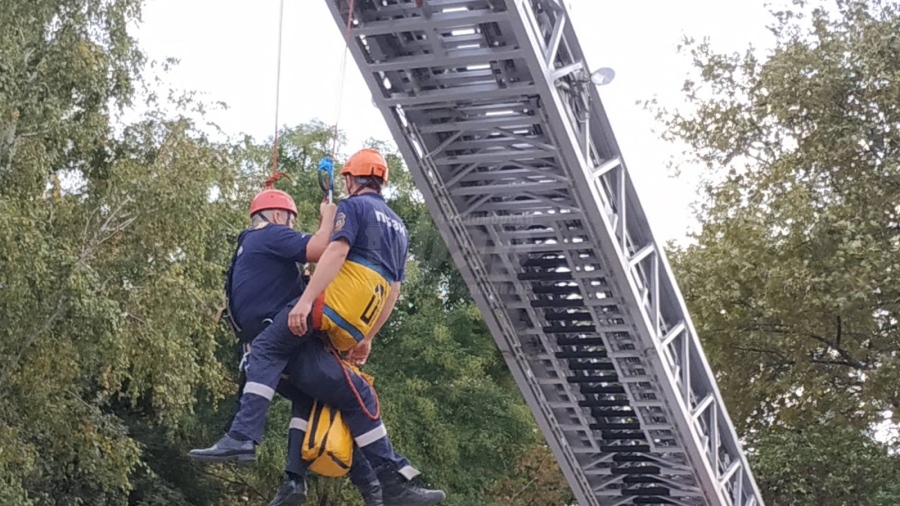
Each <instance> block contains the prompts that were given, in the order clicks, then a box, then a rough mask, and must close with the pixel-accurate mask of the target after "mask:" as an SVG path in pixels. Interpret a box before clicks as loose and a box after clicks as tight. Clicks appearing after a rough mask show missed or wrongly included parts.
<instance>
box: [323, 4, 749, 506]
mask: <svg viewBox="0 0 900 506" xmlns="http://www.w3.org/2000/svg"><path fill="white" fill-rule="evenodd" d="M325 1H326V2H327V3H328V5H329V8H330V10H331V12H332V14H333V16H334V20H335V22H336V24H337V26H338V27H340V28H341V31H342V32H344V30H345V29H346V27H347V26H346V25H347V20H348V15H350V12H349V11H350V6H351V4H352V5H353V11H354V12H353V13H352V18H350V23H349V30H348V32H349V37H348V40H349V50H350V52H351V54H352V56H353V58H354V60H355V61H356V64H357V65H358V67H359V69H360V71H361V72H362V76H363V78H364V79H365V82H366V83H367V85H368V87H369V89H370V90H371V92H372V94H373V100H374V103H375V105H376V106H377V107H378V108H379V109H380V111H381V113H382V114H383V116H384V119H385V121H386V122H387V125H388V127H389V128H390V130H391V133H392V135H393V137H394V139H395V141H396V142H397V144H398V147H399V149H400V151H401V153H402V155H403V157H404V159H405V161H406V163H407V165H408V166H409V169H410V171H411V172H412V175H413V178H414V181H415V183H416V185H417V186H418V189H419V191H420V192H421V193H422V195H423V197H424V199H425V202H426V204H427V206H428V208H429V209H430V211H431V213H432V216H433V217H434V220H435V222H436V224H437V226H438V228H439V229H440V232H441V234H442V237H443V239H444V241H445V242H446V244H447V246H448V248H449V250H450V252H451V254H452V255H453V259H454V261H455V263H456V265H457V267H458V268H459V271H460V273H461V274H462V276H463V277H464V279H465V281H466V283H467V284H468V286H469V290H470V291H471V294H472V297H473V298H474V300H475V302H476V303H477V305H478V307H479V309H480V310H481V313H482V315H483V317H484V320H485V322H486V323H487V326H488V327H489V329H490V331H491V334H492V335H493V338H494V340H495V341H496V343H497V346H498V347H499V349H500V351H501V352H502V355H503V357H504V358H505V360H506V363H507V365H508V366H509V368H510V371H511V372H512V374H513V376H514V378H515V381H516V383H517V384H518V386H519V388H520V389H521V391H522V393H523V395H524V397H525V400H526V401H527V403H528V405H529V407H530V408H531V411H532V413H533V414H534V417H535V419H536V421H537V423H538V425H539V426H540V428H541V430H542V431H543V434H544V436H545V438H546V439H547V442H548V444H549V445H550V447H551V449H552V451H553V453H554V455H555V457H556V459H557V460H558V462H559V465H560V468H561V469H562V471H563V473H564V474H565V477H566V479H567V481H568V483H569V485H570V486H571V488H572V490H573V492H574V493H575V496H576V497H577V499H578V503H579V504H580V505H581V506H620V505H638V504H640V505H663V504H665V505H681V506H686V505H691V506H694V505H698V506H699V505H704V506H726V505H727V506H763V501H762V498H761V496H760V493H759V490H758V487H757V485H756V483H755V481H754V479H753V476H752V474H751V471H750V468H749V466H748V464H747V459H746V457H745V455H744V453H743V451H742V449H741V445H740V442H739V440H738V437H737V434H736V432H735V429H734V426H733V425H732V423H731V420H730V419H729V417H728V413H727V412H726V410H725V406H724V404H723V401H722V397H721V395H720V393H719V390H718V387H717V386H716V382H715V379H714V377H713V373H712V371H711V370H710V366H709V364H708V362H707V360H706V357H705V355H704V353H703V351H702V349H701V346H700V342H699V340H698V338H697V334H696V332H695V330H694V326H693V324H692V323H691V319H690V316H689V315H688V312H687V309H686V307H685V303H684V300H683V298H682V296H681V293H680V291H679V289H678V286H677V284H676V282H675V279H674V276H673V274H672V270H671V267H670V266H669V263H668V261H667V260H666V257H665V254H664V252H663V250H662V248H661V246H660V244H658V243H657V242H656V240H655V239H654V237H653V235H652V233H651V230H650V227H649V225H648V222H647V218H646V216H645V214H644V210H643V208H642V207H641V204H640V201H639V199H638V196H637V194H636V193H635V189H634V187H633V185H632V181H631V179H630V178H629V174H628V171H627V169H626V165H625V161H624V159H623V157H622V153H621V152H620V150H619V146H618V145H617V143H616V139H615V137H614V135H613V132H612V129H611V127H610V124H609V120H608V118H607V116H606V113H605V111H604V108H603V104H602V102H601V101H600V97H599V95H598V93H597V89H596V87H595V86H594V85H592V84H591V80H590V73H589V70H588V69H589V67H588V65H587V62H586V61H585V58H584V54H583V52H582V49H581V47H580V45H579V43H578V39H577V37H576V34H575V31H574V29H573V27H572V23H571V21H570V18H569V13H568V8H567V6H566V5H564V4H563V1H562V0H325Z"/></svg>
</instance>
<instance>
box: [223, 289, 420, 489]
mask: <svg viewBox="0 0 900 506" xmlns="http://www.w3.org/2000/svg"><path fill="white" fill-rule="evenodd" d="M296 303H297V300H296V299H295V300H293V301H292V302H291V303H290V304H288V305H287V306H285V307H284V308H283V309H282V310H281V311H280V312H279V313H278V315H276V316H275V318H273V321H272V324H271V325H269V326H268V327H266V329H265V330H264V331H263V332H262V333H261V334H260V335H259V336H257V337H256V339H254V340H253V347H252V349H251V351H250V356H249V357H248V361H247V369H246V372H247V383H246V385H245V386H244V391H243V394H242V395H241V402H240V408H239V410H238V412H237V414H236V415H235V417H234V421H233V422H232V424H231V429H230V431H229V433H230V434H231V436H232V437H234V438H237V439H252V440H253V441H254V442H255V443H256V444H259V443H260V442H261V441H262V435H263V432H264V429H265V421H266V412H267V411H268V409H269V405H270V404H271V402H272V398H273V397H274V396H275V388H276V387H277V386H278V382H279V380H280V379H281V374H282V372H286V373H287V374H288V375H289V378H288V382H289V383H290V384H291V385H293V386H295V387H297V389H298V390H299V391H300V392H302V393H304V394H306V396H307V397H308V399H318V400H319V401H321V402H324V403H325V404H328V405H330V406H331V407H332V408H335V409H337V410H339V411H340V412H341V415H342V416H343V418H344V421H345V422H346V423H347V426H348V427H349V428H350V433H351V435H352V436H353V438H354V441H355V442H356V444H357V446H358V447H359V448H360V450H361V451H362V453H363V454H364V455H365V457H366V459H367V460H368V461H369V462H370V463H371V464H372V465H373V466H379V465H381V464H383V463H386V462H389V463H391V464H392V465H393V466H394V467H395V469H396V470H397V471H398V472H400V473H401V474H403V475H404V476H405V477H406V478H407V479H412V478H413V477H415V476H417V475H418V474H419V471H418V470H416V469H415V468H413V467H412V466H411V465H410V463H409V461H408V460H407V459H406V458H404V457H402V456H400V455H398V454H397V453H396V452H395V451H394V449H393V447H392V446H391V442H390V439H389V438H388V435H387V429H386V428H385V426H384V423H382V421H381V416H380V414H379V416H375V417H373V416H369V415H374V414H376V402H375V395H374V392H373V390H372V388H371V386H370V385H369V383H368V382H366V381H365V380H364V379H363V378H361V377H360V376H359V375H357V374H356V373H354V372H353V371H350V370H347V374H348V375H349V376H350V379H351V381H352V382H353V385H354V387H355V389H356V392H357V393H358V394H359V397H360V399H361V400H362V401H363V404H364V405H365V408H366V409H365V410H363V406H361V405H360V402H359V400H358V399H357V397H356V393H354V391H353V389H352V388H351V387H350V384H349V383H348V381H347V379H346V377H345V376H344V367H343V365H342V364H341V362H340V361H339V360H338V359H337V357H335V356H334V355H332V354H331V352H330V351H329V350H328V348H327V347H326V344H325V341H324V340H323V338H321V337H320V336H319V334H318V333H315V332H312V331H310V332H308V333H307V334H306V335H304V336H297V335H295V334H294V333H293V332H291V330H290V329H289V328H288V325H287V320H288V314H289V313H290V311H291V309H293V308H294V305H295V304H296ZM307 325H308V327H307V328H310V329H311V328H312V317H310V318H309V320H308V322H307ZM309 406H310V408H311V407H312V404H311V403H310V404H309ZM366 411H368V414H367V413H366ZM298 412H300V411H299V410H298ZM305 413H306V414H307V415H308V414H309V410H307V411H305ZM297 425H298V430H297V431H298V432H299V427H301V426H302V423H300V422H298V424H297ZM300 441H301V442H302V438H301V439H300ZM301 465H302V464H301Z"/></svg>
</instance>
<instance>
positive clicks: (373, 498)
mask: <svg viewBox="0 0 900 506" xmlns="http://www.w3.org/2000/svg"><path fill="white" fill-rule="evenodd" d="M356 488H358V489H359V493H360V495H362V498H363V500H364V501H366V506H386V505H385V504H384V499H383V498H382V496H381V494H382V489H381V483H378V482H377V481H370V482H369V483H366V484H364V485H360V484H358V485H357V486H356Z"/></svg>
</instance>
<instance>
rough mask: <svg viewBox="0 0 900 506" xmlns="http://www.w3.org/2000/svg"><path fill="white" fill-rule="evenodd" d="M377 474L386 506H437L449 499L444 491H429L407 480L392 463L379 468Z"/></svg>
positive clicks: (376, 470) (386, 463)
mask: <svg viewBox="0 0 900 506" xmlns="http://www.w3.org/2000/svg"><path fill="white" fill-rule="evenodd" d="M375 474H376V475H377V476H378V481H380V482H381V488H382V497H383V499H384V504H385V506H435V505H436V504H440V503H442V502H444V499H446V498H447V494H445V493H444V491H443V490H429V489H427V488H423V487H422V486H420V485H419V484H418V483H416V482H415V481H413V480H408V479H406V477H405V476H403V475H402V474H400V472H399V471H398V470H397V468H396V466H394V465H393V464H391V463H390V462H385V463H384V464H382V465H380V466H378V467H377V468H376V469H375Z"/></svg>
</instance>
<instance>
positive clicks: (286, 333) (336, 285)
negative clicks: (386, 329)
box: [189, 149, 445, 506]
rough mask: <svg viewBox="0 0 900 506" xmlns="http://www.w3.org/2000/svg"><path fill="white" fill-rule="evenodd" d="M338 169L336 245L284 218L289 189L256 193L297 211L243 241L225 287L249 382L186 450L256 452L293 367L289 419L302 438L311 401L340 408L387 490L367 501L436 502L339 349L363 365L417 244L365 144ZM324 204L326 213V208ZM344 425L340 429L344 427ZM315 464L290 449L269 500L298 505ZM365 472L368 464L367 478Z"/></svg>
mask: <svg viewBox="0 0 900 506" xmlns="http://www.w3.org/2000/svg"><path fill="white" fill-rule="evenodd" d="M341 175H342V176H343V177H344V183H345V187H346V189H347V190H348V193H349V197H348V198H346V199H344V200H342V201H341V202H340V203H339V204H338V206H337V209H336V210H335V212H336V217H335V218H334V227H333V231H332V233H331V237H330V241H328V243H327V246H326V247H325V248H324V251H321V252H320V250H319V248H320V246H321V244H320V242H319V240H318V239H317V238H316V236H311V235H309V234H301V233H297V232H294V231H293V230H292V229H291V227H290V226H285V225H290V224H292V222H293V218H294V217H295V216H296V207H295V206H294V204H293V201H292V200H290V197H289V196H287V194H283V192H277V190H266V191H265V192H263V194H265V195H263V194H261V195H260V196H258V197H257V199H256V200H255V201H254V206H253V207H252V209H253V210H255V215H259V214H260V213H262V212H263V211H267V210H275V211H278V210H283V211H287V212H288V213H289V214H290V219H289V220H287V221H285V223H284V224H271V223H269V224H267V225H264V226H260V227H259V228H256V227H252V228H251V229H250V230H247V231H244V232H243V233H242V234H241V237H240V238H239V246H238V249H237V252H236V254H235V259H234V261H233V263H232V268H231V270H230V273H229V279H228V281H227V283H226V284H227V285H228V286H227V288H226V289H227V291H228V292H230V293H228V296H229V312H230V313H231V317H232V318H233V320H234V322H235V324H236V326H237V327H236V328H238V329H241V332H239V337H240V336H241V335H243V336H244V338H246V336H247V335H253V336H255V337H253V338H252V341H253V342H252V348H251V349H250V352H249V354H248V355H247V357H246V366H245V375H246V383H245V385H244V388H243V391H242V395H241V398H240V406H239V409H238V412H237V413H236V415H235V416H234V419H233V421H232V423H231V426H230V428H229V430H228V431H227V433H226V434H225V435H224V436H223V437H222V438H221V439H220V440H219V441H218V442H216V444H215V445H213V446H212V447H210V448H206V449H195V450H192V451H191V452H190V453H189V456H190V457H192V458H195V459H199V460H207V461H228V460H238V461H250V460H254V459H255V450H256V445H258V444H260V442H261V440H262V435H263V430H264V424H265V416H266V412H267V410H268V407H269V405H270V403H271V401H272V398H273V397H274V394H275V389H276V387H278V385H279V381H280V380H281V378H282V373H287V382H288V383H289V384H290V385H292V386H293V387H296V391H293V392H291V393H290V395H291V399H292V400H293V401H294V404H295V408H296V409H294V410H293V412H294V416H295V417H294V419H292V423H291V429H292V430H291V436H292V438H293V439H294V443H296V442H297V441H298V440H299V441H303V440H304V438H306V439H307V440H310V439H311V438H309V437H307V436H308V434H307V429H308V428H309V420H308V419H304V418H303V416H304V415H308V414H309V413H310V407H311V406H313V404H314V403H315V404H316V405H317V406H320V405H321V406H327V407H328V409H327V410H320V413H326V412H327V413H326V414H328V415H329V416H330V414H332V413H333V411H330V410H335V411H336V412H338V413H339V415H340V416H341V418H342V420H343V422H344V423H346V429H347V430H348V431H349V433H350V435H351V436H352V438H353V442H355V443H356V445H357V446H358V448H359V452H357V454H359V453H361V454H362V455H363V456H364V459H358V460H364V461H367V463H369V464H371V465H372V466H374V475H375V477H376V479H377V482H378V484H379V485H380V488H379V487H378V486H377V485H376V486H364V487H363V488H366V490H367V492H364V494H367V495H368V497H367V499H366V500H367V503H366V504H367V505H369V506H375V505H379V504H386V505H389V506H419V505H423V506H430V505H435V504H439V503H440V502H442V501H443V499H444V498H445V494H444V493H443V492H442V491H438V490H427V489H423V488H421V487H420V486H418V485H417V484H416V482H415V480H414V479H415V478H416V477H417V476H418V475H419V474H420V472H419V471H418V470H416V469H415V468H413V467H412V466H411V465H410V463H409V461H408V460H407V459H406V458H405V457H403V456H401V455H399V454H397V453H396V452H395V451H394V450H393V447H392V446H391V442H390V439H389V438H388V435H387V430H386V428H385V426H384V424H383V423H382V420H381V414H380V407H379V405H378V399H377V397H376V395H375V393H374V390H373V388H372V386H371V384H370V382H369V381H367V379H366V378H364V376H363V375H361V374H359V373H358V370H356V369H355V368H351V367H348V366H347V364H345V362H344V361H342V360H341V358H340V356H339V353H343V352H347V353H348V358H349V360H350V362H351V363H356V364H362V363H364V362H365V360H366V359H367V357H368V354H369V352H370V350H371V343H372V339H373V338H374V336H375V334H376V333H377V332H378V331H379V330H380V329H381V327H382V325H384V323H385V321H386V320H387V318H388V317H389V316H390V314H391V312H392V311H393V308H394V304H395V303H396V300H397V297H398V296H399V291H400V284H401V282H402V281H404V280H405V277H406V276H405V265H406V256H407V254H408V248H409V238H408V233H407V230H406V227H405V225H404V224H403V222H402V220H400V218H399V217H398V216H397V215H396V214H395V213H394V212H393V210H391V209H390V207H388V205H387V203H386V202H385V201H384V198H383V197H382V195H381V193H380V190H381V187H382V186H383V185H384V184H385V183H386V182H387V176H388V169H387V164H386V162H385V160H384V158H383V157H382V156H381V154H380V153H378V152H377V151H376V150H371V149H364V150H361V151H359V152H358V153H356V154H354V155H353V156H352V157H351V158H350V159H349V160H348V161H347V163H346V164H345V166H344V167H343V169H342V170H341ZM266 192H270V193H266ZM275 192H277V193H275ZM285 197H287V198H285ZM322 210H323V212H324V213H323V214H324V215H323V217H322V218H323V221H324V219H326V218H327V217H328V216H327V215H328V208H327V206H325V205H323V209H322ZM264 215H265V213H263V216H264ZM257 221H260V220H257ZM263 223H265V221H264V220H263ZM317 234H319V233H318V232H317ZM320 237H321V236H320ZM317 253H318V254H319V255H320V257H319V258H318V263H317V265H316V269H315V272H314V273H313V275H312V277H311V278H310V281H309V285H308V286H306V287H305V288H304V287H303V282H302V277H301V276H300V273H299V271H298V270H297V267H296V262H306V261H311V260H313V259H314V258H315V256H316V254H317ZM319 403H321V404H319ZM341 426H342V425H341V424H336V425H332V428H334V429H335V430H336V431H337V432H340V427H341ZM292 446H294V445H292ZM292 459H295V460H292ZM354 460H357V459H354ZM310 464H311V462H310V461H309V460H303V459H298V458H297V455H296V451H295V450H294V449H292V450H291V451H290V455H289V457H288V466H287V467H288V469H287V471H288V473H289V474H288V479H287V480H286V481H285V483H284V484H283V486H282V488H281V489H280V490H279V494H278V496H277V497H276V498H275V500H273V502H272V503H271V504H273V505H275V504H284V505H288V504H294V505H296V504H301V503H302V501H303V499H305V497H306V484H305V477H306V474H307V472H308V470H309V466H310ZM365 474H366V472H365V470H363V472H361V473H360V475H359V476H362V475H365ZM368 474H369V477H371V472H370V473H368ZM362 480H363V479H362V478H360V480H359V481H360V482H362ZM354 483H356V480H354ZM357 486H359V484H358V483H357Z"/></svg>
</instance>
